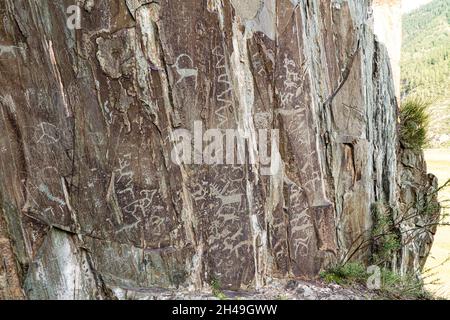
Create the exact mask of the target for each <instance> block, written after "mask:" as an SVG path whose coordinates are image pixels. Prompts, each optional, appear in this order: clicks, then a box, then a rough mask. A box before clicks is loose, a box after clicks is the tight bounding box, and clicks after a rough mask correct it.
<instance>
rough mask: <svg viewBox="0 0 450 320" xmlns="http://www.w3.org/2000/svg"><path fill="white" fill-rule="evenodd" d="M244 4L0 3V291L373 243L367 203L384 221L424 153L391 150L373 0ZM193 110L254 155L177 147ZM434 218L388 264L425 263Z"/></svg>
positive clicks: (293, 269) (147, 275)
mask: <svg viewBox="0 0 450 320" xmlns="http://www.w3.org/2000/svg"><path fill="white" fill-rule="evenodd" d="M243 3H244V2H241V1H221V0H208V1H206V0H205V1H199V0H161V1H145V0H126V1H123V0H120V1H119V0H118V1H106V0H99V1H89V0H86V1H79V5H81V8H82V9H81V29H79V30H70V29H68V28H67V24H66V19H67V18H68V15H67V14H66V10H67V8H68V7H69V6H70V5H73V3H72V2H71V1H48V0H43V1H29V0H14V1H13V0H6V1H2V2H1V3H0V15H1V17H2V21H3V28H2V29H0V38H1V39H2V40H1V44H0V45H1V47H0V48H1V51H0V52H1V53H0V72H1V77H0V88H1V92H0V107H1V109H0V110H1V114H0V164H1V166H0V200H1V202H0V206H1V209H2V216H1V217H0V254H1V256H2V259H3V261H5V263H3V264H0V297H1V298H18V297H28V298H35V299H45V298H65V299H67V298H69V299H71V298H74V299H94V298H113V297H115V295H116V294H117V292H124V290H125V291H127V290H128V291H133V292H134V291H139V290H145V288H154V287H164V288H174V287H179V286H182V287H186V288H191V289H192V288H197V289H201V288H202V287H204V286H205V284H208V283H210V282H211V281H213V280H214V281H216V283H220V284H221V286H222V287H224V288H226V289H245V288H249V287H263V286H264V285H265V283H266V281H267V280H268V279H270V278H283V279H288V278H314V277H316V276H317V274H318V273H319V271H320V270H321V269H323V268H325V267H326V266H327V265H329V264H330V263H335V262H337V261H341V260H342V259H346V258H347V257H348V256H349V252H352V250H353V249H354V248H355V247H358V246H359V245H360V244H364V243H365V242H367V241H369V236H370V230H371V228H372V209H373V206H374V204H381V205H382V206H383V207H385V208H390V209H392V210H391V211H390V212H393V214H394V213H395V217H394V218H395V219H397V218H399V217H401V216H402V215H404V214H406V212H408V210H414V209H411V208H413V207H414V206H415V202H416V201H417V198H418V197H421V196H422V195H426V194H427V192H429V191H432V190H433V188H434V187H435V185H434V184H433V183H432V180H430V179H431V177H427V176H426V174H425V165H424V163H423V158H422V156H421V154H420V153H419V154H416V155H415V158H414V159H413V160H411V158H410V157H408V153H403V151H402V153H401V154H402V157H404V158H408V159H410V160H411V161H409V160H408V161H407V160H404V159H402V160H401V161H399V160H400V159H398V158H399V154H400V146H399V144H398V139H397V102H396V96H395V90H394V84H393V80H392V74H391V68H390V66H389V65H390V63H389V61H390V59H389V57H388V55H387V50H386V48H385V47H384V45H383V43H379V42H377V41H376V39H375V37H374V34H373V19H372V16H371V12H372V9H371V7H370V2H369V1H359V0H358V1H344V0H342V1H337V0H336V1H325V0H324V1H306V0H305V1H288V0H284V1H282V0H280V1H275V0H251V1H245V4H243ZM199 122H201V124H202V125H201V127H202V128H203V130H207V129H210V128H218V129H239V130H240V131H239V132H241V133H242V134H243V135H244V136H245V137H246V138H247V141H248V143H247V149H246V151H245V154H246V155H247V157H246V159H247V162H246V163H244V164H235V165H231V164H228V165H208V164H204V163H203V164H189V165H187V164H179V163H178V162H174V161H172V157H171V153H172V150H173V148H174V141H173V139H171V138H172V137H173V136H174V135H175V133H176V131H175V130H177V129H186V130H189V131H191V132H193V130H194V127H195V125H196V123H197V124H198V123H199ZM260 129H277V130H279V136H280V141H279V143H278V145H277V144H274V143H272V144H271V147H270V148H269V150H270V149H272V150H273V151H274V153H276V154H278V153H277V152H275V151H276V150H277V148H276V147H277V146H278V150H279V156H280V157H281V160H282V161H281V166H280V167H277V170H272V171H271V174H269V175H267V168H264V167H262V166H260V165H259V164H252V163H251V162H249V161H248V159H251V158H252V157H253V158H256V159H258V158H259V157H260V156H261V154H260V153H261V145H260V144H258V139H256V137H257V135H258V132H259V130H260ZM198 151H199V150H198V148H197V149H195V150H194V153H195V154H197V153H198ZM405 152H407V151H405ZM411 152H412V151H411ZM256 163H258V162H256ZM405 168H406V169H405ZM269 171H270V170H269ZM405 179H406V180H405ZM404 181H408V184H407V185H406V186H405V185H404ZM402 190H403V191H404V192H401V191H402ZM429 197H431V196H429ZM430 199H431V200H430V201H434V200H433V199H432V197H431V198H430ZM416 211H417V214H418V217H420V215H421V212H420V210H419V209H417V210H416ZM422 220H423V219H422ZM408 223H409V222H408ZM402 226H404V227H405V228H407V224H405V223H403V224H402ZM431 231H433V230H428V229H427V230H426V232H425V235H423V234H421V236H420V239H419V240H416V238H415V239H414V240H413V241H412V242H410V244H409V247H407V249H404V250H403V251H402V250H399V252H398V254H397V255H396V256H393V257H392V265H393V266H394V267H395V268H397V269H398V270H402V271H404V272H406V271H410V270H413V269H414V268H415V267H417V266H419V265H421V263H422V262H423V261H424V258H425V257H426V255H427V253H428V250H429V244H430V243H431V241H432V233H431ZM361 248H362V249H361V250H358V252H356V253H355V254H352V255H351V256H352V259H359V260H362V261H365V262H368V261H369V259H370V257H371V254H372V248H371V246H364V245H362V246H361Z"/></svg>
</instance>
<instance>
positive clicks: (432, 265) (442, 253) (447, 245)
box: [425, 149, 450, 299]
mask: <svg viewBox="0 0 450 320" xmlns="http://www.w3.org/2000/svg"><path fill="white" fill-rule="evenodd" d="M425 158H426V160H427V164H428V172H430V173H433V174H434V175H436V176H437V177H438V179H439V183H440V184H443V183H445V182H446V181H447V180H448V179H450V149H430V150H425ZM439 200H440V201H446V200H447V201H449V200H450V188H446V189H444V190H443V191H442V192H441V193H440V194H439ZM444 206H450V202H447V203H446V204H444ZM444 210H445V212H446V213H447V214H450V209H449V208H446V209H444ZM446 222H450V219H449V218H447V221H446ZM449 259H450V226H441V227H439V228H438V231H437V234H436V237H435V240H434V244H433V248H432V249H431V253H430V257H429V258H428V261H427V264H426V266H425V269H426V270H427V269H431V270H429V271H428V272H427V273H426V274H425V276H427V279H426V282H427V283H430V284H428V285H427V289H428V290H430V291H431V292H433V293H435V294H436V295H438V296H441V297H445V298H448V299H450V260H449Z"/></svg>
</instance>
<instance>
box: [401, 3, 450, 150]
mask: <svg viewBox="0 0 450 320" xmlns="http://www.w3.org/2000/svg"><path fill="white" fill-rule="evenodd" d="M401 63H402V66H401V67H402V99H404V98H411V97H417V98H420V99H422V100H425V101H430V102H431V105H430V107H429V108H428V111H429V114H430V120H431V121H430V128H429V133H428V144H429V146H431V147H450V0H434V1H432V2H431V3H429V4H427V5H425V6H423V7H421V8H420V9H418V10H415V11H413V12H411V13H409V14H406V15H405V16H404V17H403V53H402V62H401Z"/></svg>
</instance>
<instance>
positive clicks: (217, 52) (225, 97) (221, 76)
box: [212, 46, 233, 128]
mask: <svg viewBox="0 0 450 320" xmlns="http://www.w3.org/2000/svg"><path fill="white" fill-rule="evenodd" d="M212 53H213V56H214V57H215V62H216V64H215V68H216V71H217V76H216V82H217V85H216V101H217V109H216V110H214V114H215V115H216V117H217V121H218V128H222V127H224V126H225V124H226V123H227V121H228V116H227V113H228V112H229V111H230V109H231V108H233V86H232V83H231V80H230V76H229V70H228V66H227V63H226V58H225V54H224V50H223V48H222V47H221V46H217V47H215V48H214V49H213V51H212Z"/></svg>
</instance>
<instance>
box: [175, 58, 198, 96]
mask: <svg viewBox="0 0 450 320" xmlns="http://www.w3.org/2000/svg"><path fill="white" fill-rule="evenodd" d="M184 60H186V61H184ZM186 62H189V63H190V64H191V65H193V64H194V61H193V60H192V58H191V57H190V56H189V55H187V54H180V55H179V56H178V57H177V59H176V61H175V64H174V65H173V68H175V70H176V72H177V73H178V75H179V76H180V79H178V81H177V82H176V84H179V83H181V82H182V81H184V80H185V79H187V78H191V77H194V79H195V88H197V77H198V70H197V69H193V68H185V67H183V66H182V65H184V64H186Z"/></svg>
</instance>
